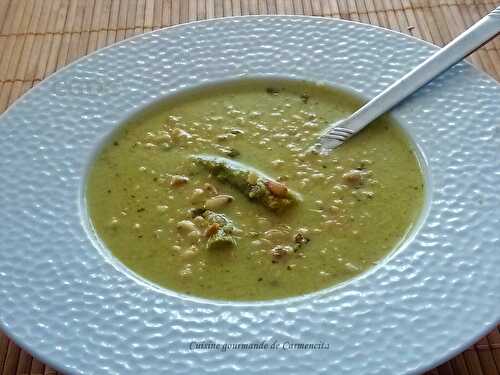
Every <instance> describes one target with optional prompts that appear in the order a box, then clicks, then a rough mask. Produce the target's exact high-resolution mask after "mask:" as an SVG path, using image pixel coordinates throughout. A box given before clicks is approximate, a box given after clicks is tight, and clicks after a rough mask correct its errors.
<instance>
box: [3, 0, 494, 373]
mask: <svg viewBox="0 0 500 375" xmlns="http://www.w3.org/2000/svg"><path fill="white" fill-rule="evenodd" d="M496 6H500V0H85V1H84V0H44V1H39V0H0V113H1V112H3V111H4V110H5V109H6V108H7V107H8V106H9V105H10V104H11V103H12V102H13V101H14V100H15V99H16V98H18V97H19V96H20V95H22V94H23V93H24V92H26V91H27V90H29V89H30V88H31V87H33V85H36V84H37V83H38V82H39V81H40V80H42V79H44V78H45V77H47V76H48V75H49V74H51V73H52V72H54V71H56V70H58V69H60V68H62V67H63V66H65V65H67V64H68V63H70V62H72V61H73V60H75V59H76V58H78V57H80V56H84V55H85V54H88V53H90V52H92V51H94V50H96V49H99V48H102V47H104V46H106V45H109V44H112V43H114V42H117V41H120V40H123V39H125V38H127V37H131V36H133V35H136V34H140V33H143V32H148V31H151V30H155V29H158V28H161V27H165V26H169V25H176V24H179V23H184V22H189V21H194V20H200V19H206V18H214V17H227V16H239V15H248V14H302V15H316V16H325V17H336V18H343V19H348V20H354V21H358V22H363V23H370V24H373V25H377V26H381V27H386V28H391V29H394V30H397V31H400V32H402V33H406V34H408V35H412V36H415V37H417V38H421V39H424V40H427V41H429V42H431V43H434V44H437V45H439V46H442V45H444V44H446V43H447V42H449V41H450V40H451V39H452V38H453V37H455V36H456V35H458V34H459V33H460V32H462V31H463V30H465V29H466V28H468V27H470V26H471V25H472V24H473V23H474V22H476V21H478V20H479V19H480V18H481V17H482V16H483V15H484V14H486V13H487V12H488V11H490V10H491V9H493V8H494V7H496ZM469 59H470V61H472V63H473V64H474V65H475V66H476V67H478V68H479V69H482V70H484V71H485V72H487V73H488V74H490V75H491V76H493V77H495V78H496V79H497V80H500V38H497V39H496V40H495V41H493V42H490V43H488V44H487V45H485V46H484V47H483V48H482V49H481V50H479V51H477V52H475V53H474V54H472V55H471V56H470V58H469ZM55 373H56V372H55V371H54V370H53V369H51V368H50V367H49V366H45V365H44V364H43V363H42V362H40V361H39V360H37V359H36V358H33V357H32V356H31V355H30V354H29V353H27V352H25V351H23V350H21V349H19V347H17V346H16V345H15V344H14V343H13V342H12V341H10V340H9V339H8V338H7V336H5V335H3V334H2V333H0V375H13V374H17V375H21V374H38V375H40V374H55ZM427 374H432V375H444V374H450V375H495V374H496V375H498V374H500V332H499V331H498V329H495V330H493V331H492V332H491V333H490V334H489V335H488V336H487V337H485V338H483V339H481V340H480V341H479V342H478V343H476V344H475V345H474V346H472V347H471V348H469V349H467V350H466V351H465V352H463V353H461V354H460V355H458V356H456V357H455V358H453V359H451V360H450V361H448V362H445V363H443V364H442V365H440V366H438V367H437V368H436V369H433V370H431V371H428V372H427Z"/></svg>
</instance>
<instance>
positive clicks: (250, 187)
mask: <svg viewBox="0 0 500 375" xmlns="http://www.w3.org/2000/svg"><path fill="white" fill-rule="evenodd" d="M193 160H194V161H195V162H196V163H197V164H199V165H201V166H203V167H205V168H206V169H208V170H209V171H210V173H212V175H213V176H214V177H216V178H217V179H219V180H220V181H223V182H227V183H229V184H230V185H232V186H234V187H235V188H237V189H238V190H239V191H241V192H242V193H243V194H245V195H246V196H247V197H248V198H249V199H250V200H253V201H256V202H259V203H260V204H262V205H263V206H264V207H267V208H268V209H270V210H272V211H275V212H279V211H283V210H284V209H286V208H288V207H290V206H293V205H294V204H296V203H297V202H298V201H300V200H301V198H300V195H299V194H298V193H296V192H293V191H291V190H290V189H288V188H287V187H286V186H285V185H284V184H282V183H280V182H277V181H276V180H274V179H272V178H270V177H268V176H266V175H265V174H263V173H262V172H259V171H257V170H255V169H252V168H250V167H248V166H246V165H244V164H241V163H238V162H236V161H234V160H229V159H226V158H223V157H219V156H210V155H196V156H193Z"/></svg>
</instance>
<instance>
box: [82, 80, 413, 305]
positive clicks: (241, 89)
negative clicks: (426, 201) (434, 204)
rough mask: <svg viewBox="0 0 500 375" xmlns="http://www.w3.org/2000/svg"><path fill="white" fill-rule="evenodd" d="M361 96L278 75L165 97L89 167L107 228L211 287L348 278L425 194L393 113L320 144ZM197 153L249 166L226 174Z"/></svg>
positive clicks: (159, 278)
mask: <svg viewBox="0 0 500 375" xmlns="http://www.w3.org/2000/svg"><path fill="white" fill-rule="evenodd" d="M360 105H361V103H360V102H359V100H358V99H356V98H354V97H352V96H350V95H348V94H347V93H345V92H343V91H337V90H333V89H331V88H326V87H322V86H317V85H313V84H309V83H305V82H288V81H267V80H266V81H244V82H239V83H231V84H225V85H221V86H217V87H211V88H203V89H200V90H197V91H192V92H190V93H187V94H183V95H180V96H178V97H176V98H175V99H173V100H170V101H168V102H165V103H162V104H161V105H157V106H156V107H155V108H154V109H151V110H149V111H147V112H146V113H143V114H141V115H140V116H138V117H135V118H134V119H132V120H130V121H129V122H128V123H127V124H126V125H125V126H123V127H122V128H121V129H120V130H119V131H118V132H117V133H116V134H114V136H113V137H112V139H111V141H110V142H109V143H108V144H106V145H105V146H104V147H103V149H102V150H101V151H100V153H99V155H98V156H97V158H96V160H95V163H94V165H93V166H92V168H91V171H90V174H89V178H88V186H87V197H86V198H87V203H88V208H89V213H90V217H91V220H92V223H93V226H94V228H95V231H96V232H97V234H98V236H99V237H100V238H101V239H102V241H103V242H104V244H105V245H106V246H107V247H108V248H109V249H110V250H111V252H112V253H113V254H114V255H115V256H116V257H117V258H118V259H120V260H121V261H122V262H123V263H124V264H125V265H126V266H127V267H129V268H130V269H131V270H133V271H135V272H136V273H137V274H139V275H142V276H143V277H144V278H146V279H149V280H151V281H152V282H154V283H156V284H158V285H160V286H163V287H165V288H169V289H173V290H177V291H179V292H183V293H186V294H191V295H196V296H200V297H206V298H215V299H226V300H265V299H273V298H281V297H289V296H296V295H301V294H304V293H309V292H313V291H316V290H319V289H322V288H325V287H329V286H332V285H334V284H336V283H339V282H342V281H345V280H348V279H350V278H352V277H354V276H356V275H358V274H360V273H362V272H363V271H365V270H367V269H368V268H370V267H372V266H373V265H375V264H376V263H377V262H379V261H380V260H381V259H382V258H383V257H384V256H386V255H387V254H388V253H389V252H391V251H392V250H393V249H395V248H396V247H397V246H398V244H399V243H401V241H402V240H404V238H405V236H406V235H407V234H408V232H409V230H410V229H411V228H412V226H413V225H414V223H415V220H416V218H417V216H418V214H419V212H420V210H421V208H422V205H423V177H422V172H421V170H420V166H419V162H418V160H417V158H416V156H415V152H414V150H413V149H412V146H411V145H410V143H409V141H408V139H407V138H406V136H405V135H404V134H403V132H402V131H401V130H400V129H399V128H398V126H396V125H395V124H394V122H393V121H392V120H391V119H390V118H389V117H382V118H381V119H379V120H378V121H376V122H374V123H373V124H371V125H370V126H369V127H368V128H366V130H364V131H363V132H361V133H360V134H359V135H357V136H355V137H353V138H352V139H351V140H349V141H348V142H347V143H346V144H345V145H343V146H342V147H339V148H337V149H335V150H334V151H333V152H332V153H331V154H330V155H329V156H321V155H318V154H316V153H314V152H311V151H310V148H309V146H310V145H312V144H314V142H315V139H316V138H317V135H318V133H319V132H320V131H321V130H322V129H324V127H325V126H326V125H327V124H330V123H332V122H334V121H336V120H338V119H341V118H343V117H346V116H347V115H348V114H349V113H352V112H353V111H355V110H356V108H358V107H359V106H360ZM199 155H205V156H206V155H209V157H211V158H214V159H213V160H218V161H227V163H228V164H227V165H226V166H232V165H233V164H234V165H237V166H238V168H240V170H242V171H243V172H242V173H240V174H239V175H238V176H236V177H234V176H232V175H231V173H232V172H231V170H229V176H228V170H225V169H224V168H222V169H221V168H218V169H217V168H216V169H214V168H210V166H208V167H207V165H204V164H203V163H201V162H200V160H199V159H197V158H198V157H199ZM220 166H221V165H219V167H220ZM247 167H248V168H249V169H248V170H246V169H245V168H247ZM228 168H229V169H230V167H228ZM233 177H234V178H233ZM236 178H240V179H241V178H242V180H241V181H239V180H235V179H236ZM261 182H262V183H261ZM259 184H260V185H259ZM258 188H260V189H261V190H258ZM266 189H267V190H266ZM292 193H293V194H294V195H293V197H292V195H290V194H292ZM259 194H260V195H259ZM287 194H288V195H287ZM259 197H260V198H259ZM287 197H288V198H290V197H292V198H290V199H288V198H287ZM267 198H269V199H268V200H267V201H266V200H265V199H267ZM269 202H271V204H268V203H269ZM276 202H278V203H279V204H281V203H283V202H285V203H287V204H286V205H284V206H283V207H282V206H280V205H278V206H276V205H273V204H274V203H276ZM288 203H290V204H288ZM221 220H222V221H221ZM220 239H222V241H221V242H220V244H221V246H218V245H217V244H218V240H220ZM214 243H216V245H217V246H212V245H213V244H214Z"/></svg>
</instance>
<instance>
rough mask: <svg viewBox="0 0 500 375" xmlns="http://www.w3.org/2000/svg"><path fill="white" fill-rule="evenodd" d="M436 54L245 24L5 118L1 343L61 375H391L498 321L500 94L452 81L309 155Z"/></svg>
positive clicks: (76, 71)
mask: <svg viewBox="0 0 500 375" xmlns="http://www.w3.org/2000/svg"><path fill="white" fill-rule="evenodd" d="M433 48H434V47H432V46H430V45H427V44H425V43H423V42H420V41H417V40H414V39H412V38H409V37H406V36H403V35H400V34H397V33H394V32H389V31H386V30H381V29H378V28H374V27H369V26H364V25H359V24H355V23H350V22H344V21H337V20H328V19H319V18H308V17H243V18H233V19H223V20H214V21H207V22H199V23H194V24H190V25H185V26H179V27H175V28H171V29H165V30H161V31H156V32H153V33H149V34H146V35H143V36H140V37H136V38H133V39H131V40H129V41H125V42H122V43H120V44H118V45H116V46H113V47H111V48H107V49H104V50H101V51H98V52H97V53H95V54H93V55H91V56H89V57H87V58H85V59H82V60H80V61H78V62H76V63H74V64H72V65H71V66H70V67H68V68H66V69H63V70H62V71H61V72H59V73H57V74H56V75H54V76H53V77H51V78H50V79H48V80H47V81H45V82H43V83H41V84H40V85H39V86H38V87H37V88H35V89H34V90H32V91H31V92H30V93H29V94H27V95H26V96H24V97H23V98H22V99H21V100H19V101H18V102H17V104H16V105H14V106H13V107H12V108H11V109H9V110H8V111H7V112H6V113H5V114H4V115H3V116H2V118H1V123H2V126H1V127H0V132H1V134H0V136H1V137H0V139H2V141H1V142H2V146H3V147H2V148H1V149H0V156H1V158H2V160H3V161H4V162H5V163H4V164H3V165H2V177H4V180H3V182H2V198H1V199H2V202H1V203H2V211H1V213H0V215H1V216H0V218H1V219H2V223H3V224H2V227H1V231H0V240H1V244H2V245H0V246H1V247H0V248H1V250H2V251H1V252H0V275H1V278H0V293H1V297H2V300H3V301H6V303H5V304H4V305H3V306H2V307H1V308H0V312H1V315H0V318H1V322H2V325H3V328H4V329H6V331H7V332H8V333H9V334H10V335H12V336H13V338H14V339H16V340H17V341H18V342H19V343H20V344H21V345H24V346H26V347H28V349H30V350H32V351H33V352H34V353H35V354H37V355H38V356H40V357H41V358H42V359H44V360H45V361H47V362H49V363H50V364H51V365H53V366H54V367H56V368H58V369H61V370H63V371H66V372H69V373H117V374H125V373H131V374H136V373H158V372H160V373H163V372H164V373H181V372H183V371H185V370H186V368H189V369H190V371H193V372H194V373H203V372H206V371H211V372H214V371H217V373H234V372H238V371H239V372H241V373H248V372H249V371H250V370H251V371H254V372H259V371H262V372H273V373H280V372H283V373H285V372H286V373H290V372H293V373H305V372H306V371H309V372H310V371H313V370H314V371H315V372H318V373H321V372H324V373H343V374H344V373H346V374H348V373H352V374H364V373H374V374H377V373H379V374H391V373H394V374H401V373H410V372H415V371H422V370H424V369H426V368H428V367H430V366H432V365H435V364H436V363H437V362H439V361H440V360H444V359H445V358H446V357H447V356H449V355H451V354H453V352H455V351H457V350H460V348H463V347H464V346H465V345H467V344H469V343H470V341H471V340H473V339H474V338H476V337H477V335H479V334H481V333H483V332H484V331H485V330H486V329H487V328H488V327H490V326H491V325H492V324H494V323H495V322H496V321H497V320H498V308H497V306H498V301H499V296H498V290H500V275H499V274H498V272H496V271H495V265H498V261H499V257H500V255H499V253H498V251H496V249H495V246H496V247H498V233H497V231H496V229H495V228H498V225H499V217H498V214H497V213H496V211H495V210H494V208H495V207H498V206H499V203H500V202H499V199H500V198H499V196H498V194H495V186H497V184H498V183H499V182H500V181H499V180H500V176H499V175H498V173H497V172H498V170H499V165H498V160H497V158H496V157H495V152H496V150H498V147H499V146H500V145H499V143H500V141H499V137H498V134H495V132H497V127H498V124H496V123H495V121H497V119H498V118H499V116H500V109H499V108H498V100H499V98H500V94H499V89H498V85H496V83H494V82H493V81H491V80H490V79H489V78H487V77H486V76H484V75H481V74H479V73H478V72H476V71H475V70H474V69H473V68H472V67H470V66H469V65H467V64H459V65H458V66H456V67H454V68H453V69H452V70H451V71H450V72H448V73H446V74H445V75H444V76H442V77H440V78H439V79H437V81H436V82H434V83H432V84H430V85H428V86H427V87H425V88H424V89H422V90H420V91H419V93H417V94H416V95H414V96H413V97H412V98H410V99H409V100H408V101H407V102H405V104H404V105H402V106H400V107H398V108H397V109H395V110H394V111H393V112H392V113H391V114H390V115H389V116H385V117H382V118H381V119H379V120H377V121H376V122H375V123H374V124H372V125H370V127H369V128H367V129H366V130H365V131H363V132H362V133H361V134H359V135H358V136H356V137H354V138H353V139H352V140H350V141H349V142H348V143H346V144H345V145H344V146H342V147H341V148H339V149H338V150H335V151H334V152H333V153H332V154H331V155H329V156H327V157H324V156H320V155H316V154H314V153H311V152H309V151H308V146H309V145H311V144H313V143H314V139H315V137H316V135H317V133H318V132H319V131H320V130H321V129H322V128H323V127H324V126H326V125H327V124H328V123H331V122H333V121H335V120H337V119H339V118H342V117H344V116H346V115H347V114H348V113H350V112H352V111H354V110H355V109H356V108H357V107H358V106H359V105H360V104H361V103H362V101H363V100H366V99H368V98H370V97H372V96H374V95H375V94H376V93H378V92H380V91H381V90H382V89H383V88H384V87H386V86H387V85H388V84H390V83H392V82H393V81H394V80H395V79H397V78H398V77H400V76H401V75H403V74H404V73H405V72H406V71H408V70H409V69H411V68H412V67H413V66H414V65H416V64H418V63H419V62H420V61H422V60H423V59H425V57H427V56H428V55H429V54H430V53H431V52H432V50H433ZM470 139H474V144H472V143H471V142H470ZM443 332H446V334H443ZM403 336H404V337H410V336H411V337H412V340H410V341H409V342H405V343H404V345H403V343H402V341H401V340H400V338H401V337H403ZM249 348H252V349H251V350H250V349H249ZM90 358H92V360H89V359H90Z"/></svg>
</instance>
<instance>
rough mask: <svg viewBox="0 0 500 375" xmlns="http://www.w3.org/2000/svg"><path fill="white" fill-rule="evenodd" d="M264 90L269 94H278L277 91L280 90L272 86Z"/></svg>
mask: <svg viewBox="0 0 500 375" xmlns="http://www.w3.org/2000/svg"><path fill="white" fill-rule="evenodd" d="M266 92H267V93H268V94H269V95H278V93H279V92H280V90H279V89H276V88H274V87H268V88H266Z"/></svg>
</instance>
